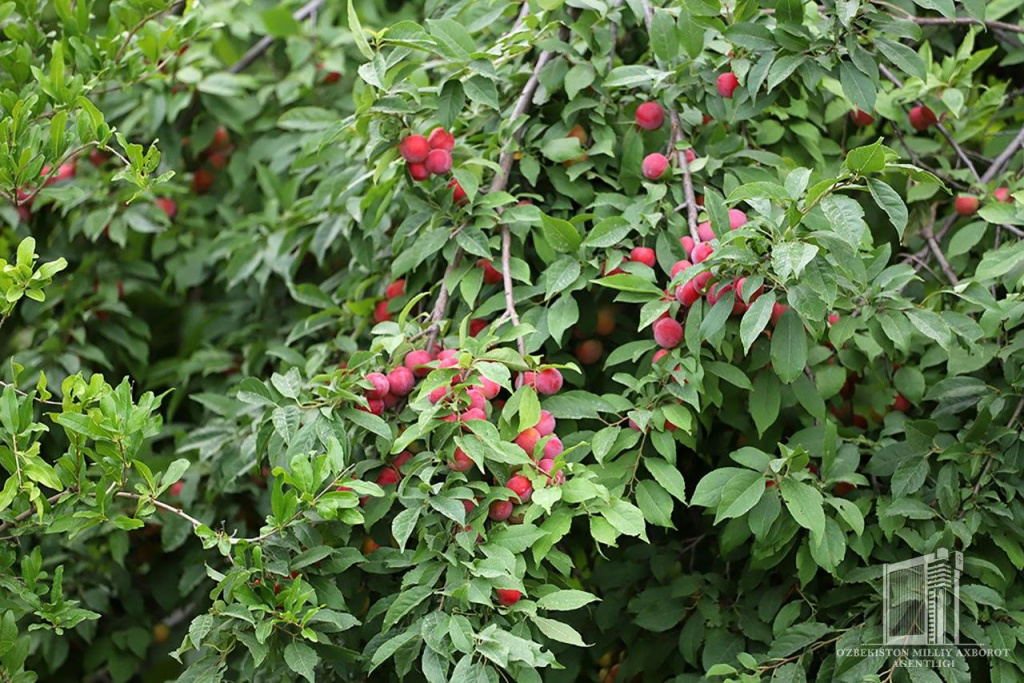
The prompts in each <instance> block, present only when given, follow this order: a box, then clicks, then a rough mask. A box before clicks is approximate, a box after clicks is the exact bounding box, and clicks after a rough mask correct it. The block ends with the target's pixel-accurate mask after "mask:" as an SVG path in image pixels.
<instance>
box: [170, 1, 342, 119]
mask: <svg viewBox="0 0 1024 683" xmlns="http://www.w3.org/2000/svg"><path fill="white" fill-rule="evenodd" d="M322 4H324V0H309V2H307V3H306V4H305V5H303V6H302V7H300V8H299V9H297V10H295V13H294V14H292V18H293V19H295V21H302V20H304V19H306V18H307V17H309V16H310V15H311V14H313V13H314V12H316V11H317V10H318V9H319V8H320V5H322ZM275 40H277V38H275V37H274V36H263V37H262V38H260V39H259V40H258V41H257V42H256V44H255V45H253V46H252V47H251V48H249V50H248V51H247V52H246V53H245V54H244V55H242V57H241V58H240V59H239V60H238V61H237V62H235V63H234V64H232V65H231V66H230V67H228V69H227V73H229V74H237V73H241V72H242V71H245V70H246V69H247V68H249V66H251V65H252V63H253V62H255V61H256V60H257V59H259V58H260V57H261V56H262V55H263V53H264V52H266V51H267V50H268V49H270V46H271V45H273V44H274V41H275ZM201 109H202V106H201V105H200V101H199V100H198V99H197V100H196V101H195V102H193V103H192V105H191V106H190V107H189V108H188V109H186V110H185V113H184V114H182V116H181V119H180V120H179V121H178V130H186V129H187V128H188V127H189V126H190V125H191V124H192V121H194V120H195V118H196V116H198V115H199V111H200V110H201Z"/></svg>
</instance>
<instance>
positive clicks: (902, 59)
mask: <svg viewBox="0 0 1024 683" xmlns="http://www.w3.org/2000/svg"><path fill="white" fill-rule="evenodd" d="M874 44H875V47H877V48H878V50H879V51H880V52H881V53H882V54H883V55H885V57H886V59H888V60H889V61H890V62H892V63H893V64H895V65H896V66H897V67H898V68H900V69H902V70H903V72H904V73H906V74H909V75H910V76H917V77H918V78H920V79H921V80H924V79H925V77H926V76H927V75H928V72H927V70H926V68H925V65H924V60H923V59H921V56H920V55H919V54H917V52H915V51H914V50H913V49H912V48H910V47H907V46H906V45H904V44H903V43H897V42H896V41H895V40H889V39H887V38H882V37H881V36H879V37H877V38H875V40H874Z"/></svg>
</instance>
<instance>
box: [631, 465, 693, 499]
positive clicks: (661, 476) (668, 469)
mask: <svg viewBox="0 0 1024 683" xmlns="http://www.w3.org/2000/svg"><path fill="white" fill-rule="evenodd" d="M644 467H646V468H647V471H648V472H650V473H651V476H652V477H654V480H655V481H657V482H658V483H659V484H660V485H661V488H663V489H665V490H666V491H668V492H669V493H670V494H672V496H673V497H675V499H676V500H678V501H679V502H680V503H685V502H686V482H685V481H684V480H683V475H682V473H681V472H680V471H679V470H678V469H676V467H675V466H674V465H672V464H671V463H669V462H666V461H665V460H662V459H660V458H655V457H652V456H646V457H644ZM695 495H696V494H695Z"/></svg>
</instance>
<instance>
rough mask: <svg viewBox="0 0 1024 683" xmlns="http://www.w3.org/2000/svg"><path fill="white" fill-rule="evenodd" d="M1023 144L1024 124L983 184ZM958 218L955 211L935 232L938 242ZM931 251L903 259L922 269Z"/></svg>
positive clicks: (1000, 168)
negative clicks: (914, 263)
mask: <svg viewBox="0 0 1024 683" xmlns="http://www.w3.org/2000/svg"><path fill="white" fill-rule="evenodd" d="M1021 145H1024V126H1022V127H1021V128H1020V130H1019V131H1017V135H1016V136H1015V137H1014V138H1013V140H1011V141H1010V144H1008V145H1007V146H1006V149H1004V150H1003V151H1002V152H1001V153H1000V154H999V156H997V157H996V158H995V159H993V160H992V165H991V166H989V167H988V170H987V171H985V173H984V174H982V176H981V184H982V185H985V184H988V183H990V182H992V180H993V179H994V178H995V177H996V176H997V175H999V174H1000V173H1002V171H1003V168H1004V167H1005V166H1006V164H1008V163H1009V162H1010V159H1012V158H1013V155H1014V154H1016V153H1017V150H1019V149H1020V147H1021ZM956 219H957V214H955V213H954V214H952V215H951V216H950V217H949V218H947V219H946V222H945V223H943V225H942V227H941V228H940V229H939V230H938V232H936V233H935V239H936V241H938V242H941V241H942V238H943V237H945V236H946V233H947V232H949V230H950V228H952V227H953V224H954V223H956ZM1003 227H1004V228H1006V229H1010V227H1009V226H1005V225H1004V226H1003ZM1011 231H1012V232H1014V234H1017V232H1018V231H1016V229H1014V230H1011ZM930 251H931V248H930V247H929V246H928V245H925V246H924V247H923V248H922V249H920V250H919V251H917V252H916V253H914V254H908V255H907V256H905V257H904V258H903V261H904V263H907V262H910V261H916V262H917V263H918V266H917V267H916V268H915V269H916V270H920V269H921V264H924V263H925V262H926V259H927V257H928V253H929V252H930Z"/></svg>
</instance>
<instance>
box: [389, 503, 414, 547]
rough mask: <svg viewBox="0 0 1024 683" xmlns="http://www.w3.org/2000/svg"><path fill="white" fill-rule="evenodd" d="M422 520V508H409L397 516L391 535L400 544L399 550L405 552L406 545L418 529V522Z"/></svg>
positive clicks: (393, 521)
mask: <svg viewBox="0 0 1024 683" xmlns="http://www.w3.org/2000/svg"><path fill="white" fill-rule="evenodd" d="M419 518H420V508H418V507H415V508H408V509H406V510H402V511H401V512H399V513H398V514H397V515H395V518H394V520H392V522H391V534H392V535H393V536H394V537H395V542H396V543H398V549H399V550H402V551H404V550H405V544H406V543H407V542H408V541H409V537H410V536H411V535H412V532H413V531H414V530H415V529H416V521H417V520H418V519H419Z"/></svg>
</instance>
